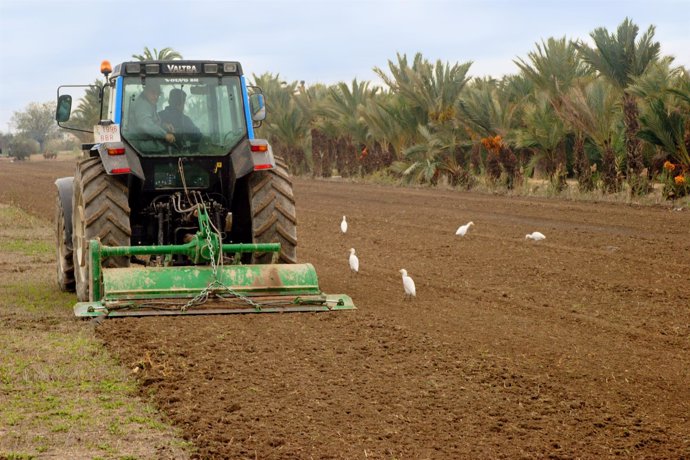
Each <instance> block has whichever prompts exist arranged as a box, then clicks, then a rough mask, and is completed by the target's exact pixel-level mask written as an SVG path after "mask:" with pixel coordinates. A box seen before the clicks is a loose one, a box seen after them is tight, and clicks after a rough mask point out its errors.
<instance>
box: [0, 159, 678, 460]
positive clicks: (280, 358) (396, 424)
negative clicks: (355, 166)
mask: <svg viewBox="0 0 690 460" xmlns="http://www.w3.org/2000/svg"><path fill="white" fill-rule="evenodd" d="M71 172H72V162H59V161H58V162H50V161H32V162H28V163H24V164H19V163H12V164H10V163H2V164H0V201H3V202H7V201H14V202H15V203H19V204H20V205H21V206H22V207H24V208H25V209H29V210H30V211H32V212H34V213H36V214H41V215H44V216H45V217H46V219H52V214H53V198H52V196H53V190H52V187H53V186H52V181H53V180H54V178H55V177H59V176H61V175H71ZM27 174H29V175H30V176H27ZM22 177H24V178H25V177H32V178H33V179H32V180H26V179H22ZM294 189H295V195H296V198H297V203H298V219H299V225H298V235H299V248H298V258H299V260H300V261H304V262H311V263H312V264H314V266H315V267H316V270H317V273H318V275H319V281H320V285H321V288H322V289H323V290H324V291H325V292H328V293H347V294H349V295H351V296H352V298H353V299H354V301H355V304H356V305H357V307H358V309H357V310H353V311H346V312H339V313H314V314H311V313H301V314H297V313H296V314H263V315H228V316H204V317H154V318H140V319H136V318H127V319H112V320H108V321H105V322H104V323H103V324H101V325H100V326H99V327H98V331H99V332H98V333H99V335H100V337H102V339H103V340H104V341H105V343H106V344H107V346H108V348H109V349H110V351H111V352H112V353H113V354H115V355H116V356H118V357H119V359H120V361H121V363H122V365H124V366H127V367H128V368H131V369H133V370H134V369H138V370H139V371H138V372H137V374H136V375H137V378H138V379H139V381H140V384H141V391H142V393H143V394H145V395H147V397H149V398H151V400H152V401H154V402H155V403H156V404H157V405H158V406H159V407H160V408H162V410H163V411H164V412H165V413H167V414H168V416H169V417H170V419H171V421H172V423H174V424H175V425H178V426H180V427H182V429H183V431H184V434H185V437H186V438H187V439H189V440H191V441H192V442H193V443H194V444H195V445H196V446H197V448H198V457H199V458H232V459H244V458H247V459H254V458H259V459H308V458H316V459H353V458H361V459H365V458H371V459H390V458H406V459H424V458H429V459H458V458H510V459H514V458H545V457H547V458H610V457H622V458H673V459H679V458H690V210H687V209H685V210H683V211H674V210H673V209H672V208H670V207H660V206H659V207H641V206H631V205H623V204H607V203H594V202H568V201H561V200H547V199H538V198H515V197H504V196H493V195H488V194H478V193H466V192H457V191H443V190H430V189H406V188H394V187H384V186H375V185H362V184H353V183H345V182H334V181H330V182H325V181H313V180H308V179H295V182H294ZM35 194H37V195H35ZM47 197H50V198H47ZM343 215H346V216H347V218H348V221H349V230H348V232H347V234H344V235H343V234H341V233H340V230H339V224H340V220H341V219H342V216H343ZM468 221H473V222H474V223H475V226H474V227H472V228H471V229H470V231H469V234H468V235H467V236H466V237H464V238H463V237H458V236H455V230H456V228H457V227H458V226H459V225H461V224H464V223H466V222H468ZM535 230H538V231H540V232H542V233H544V234H545V235H546V240H544V241H541V242H532V241H530V240H526V239H525V234H526V233H530V232H532V231H535ZM351 247H353V248H355V249H356V251H357V255H358V256H359V259H360V272H359V274H357V275H353V274H351V273H350V272H349V268H348V262H347V258H348V250H349V248H351ZM401 268H405V269H407V271H408V272H409V274H410V276H412V277H413V278H414V280H415V283H416V285H417V297H416V298H415V299H413V300H409V301H408V300H404V297H403V290H402V282H401V278H400V274H399V273H398V270H399V269H401Z"/></svg>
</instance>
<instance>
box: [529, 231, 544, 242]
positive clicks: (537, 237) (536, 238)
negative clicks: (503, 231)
mask: <svg viewBox="0 0 690 460" xmlns="http://www.w3.org/2000/svg"><path fill="white" fill-rule="evenodd" d="M525 239H526V240H534V241H541V240H543V239H546V237H545V236H544V234H543V233H540V232H532V233H529V234H527V235H525Z"/></svg>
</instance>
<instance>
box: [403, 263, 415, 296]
mask: <svg viewBox="0 0 690 460" xmlns="http://www.w3.org/2000/svg"><path fill="white" fill-rule="evenodd" d="M400 273H402V282H403V288H404V289H405V298H408V297H410V298H412V297H415V296H416V295H417V290H416V289H415V287H414V280H413V279H412V278H410V277H409V276H407V270H405V269H404V268H401V269H400Z"/></svg>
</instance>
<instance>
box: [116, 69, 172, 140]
mask: <svg viewBox="0 0 690 460" xmlns="http://www.w3.org/2000/svg"><path fill="white" fill-rule="evenodd" d="M160 95H161V87H160V84H159V83H157V82H153V81H152V82H150V83H148V84H145V85H144V91H142V93H141V94H140V95H139V97H137V99H136V100H135V101H134V104H133V108H132V110H133V112H132V115H131V117H130V118H131V119H130V120H129V123H128V126H131V127H132V128H131V129H132V132H133V134H134V136H133V137H134V140H136V143H137V146H138V147H139V148H140V149H141V150H142V151H145V152H163V151H164V150H165V145H164V144H163V142H162V141H165V142H167V143H168V144H173V143H174V142H175V135H174V134H173V132H172V129H166V128H164V127H163V126H164V125H163V124H162V123H161V119H160V117H159V116H158V112H157V111H156V106H157V103H158V98H159V97H160ZM168 128H169V127H168Z"/></svg>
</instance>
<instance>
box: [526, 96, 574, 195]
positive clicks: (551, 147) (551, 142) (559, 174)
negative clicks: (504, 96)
mask: <svg viewBox="0 0 690 460" xmlns="http://www.w3.org/2000/svg"><path fill="white" fill-rule="evenodd" d="M523 121H524V127H523V128H521V129H519V130H517V133H516V134H517V135H516V145H517V146H518V147H525V148H530V149H532V150H533V152H534V156H533V157H532V159H531V161H530V168H528V169H533V167H534V166H535V165H537V164H538V163H542V164H543V165H544V169H545V170H546V173H547V174H548V176H549V181H550V182H551V184H552V186H553V187H554V189H555V191H556V192H561V191H562V190H564V189H565V188H566V182H565V178H566V172H567V167H566V164H565V163H564V161H565V140H566V129H565V125H564V124H563V121H562V120H561V119H560V118H559V117H558V116H557V114H556V112H555V110H554V108H553V105H552V104H551V102H550V100H549V99H548V97H547V96H546V95H543V94H542V95H541V96H538V97H537V100H536V101H535V102H529V103H528V104H527V105H526V106H525V116H524V119H523Z"/></svg>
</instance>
